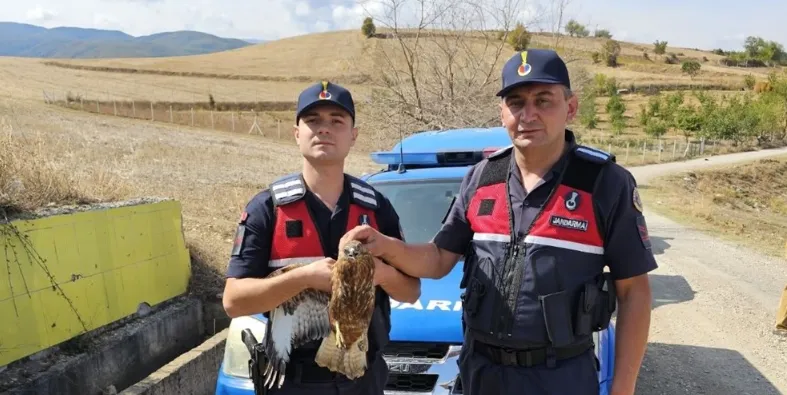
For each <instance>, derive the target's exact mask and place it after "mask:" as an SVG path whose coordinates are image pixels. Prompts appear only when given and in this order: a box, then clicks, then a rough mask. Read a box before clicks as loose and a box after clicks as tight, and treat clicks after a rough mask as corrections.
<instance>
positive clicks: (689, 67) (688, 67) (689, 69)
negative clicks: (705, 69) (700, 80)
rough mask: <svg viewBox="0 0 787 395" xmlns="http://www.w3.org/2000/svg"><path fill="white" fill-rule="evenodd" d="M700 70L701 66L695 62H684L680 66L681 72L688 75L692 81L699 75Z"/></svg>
mask: <svg viewBox="0 0 787 395" xmlns="http://www.w3.org/2000/svg"><path fill="white" fill-rule="evenodd" d="M701 68H702V65H700V62H698V61H696V60H686V61H684V62H683V63H682V64H681V65H680V69H681V71H683V72H684V73H686V74H688V75H689V77H691V78H692V79H694V77H696V76H697V75H698V74H699V73H700V69H701Z"/></svg>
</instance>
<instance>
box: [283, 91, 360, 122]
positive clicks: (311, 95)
mask: <svg viewBox="0 0 787 395" xmlns="http://www.w3.org/2000/svg"><path fill="white" fill-rule="evenodd" d="M324 103H332V104H335V105H337V106H339V107H341V108H343V109H344V110H345V111H347V112H348V113H350V116H351V117H352V119H353V122H355V104H354V103H353V96H352V94H350V91H348V90H347V89H345V88H344V87H342V86H340V85H336V84H332V83H330V82H328V81H323V82H321V83H318V84H314V85H312V86H310V87H308V88H306V89H305V90H304V91H303V92H301V94H300V96H298V109H297V110H296V112H295V122H298V120H299V119H300V118H301V114H303V112H304V111H306V110H308V109H310V108H312V107H314V106H316V105H319V104H324Z"/></svg>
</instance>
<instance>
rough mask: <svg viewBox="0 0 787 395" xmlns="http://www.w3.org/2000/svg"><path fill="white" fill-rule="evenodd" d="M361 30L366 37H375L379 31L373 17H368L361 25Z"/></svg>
mask: <svg viewBox="0 0 787 395" xmlns="http://www.w3.org/2000/svg"><path fill="white" fill-rule="evenodd" d="M361 32H362V33H363V35H364V36H366V38H370V37H373V36H374V35H375V33H376V32H377V27H376V26H374V20H373V19H372V18H371V17H368V16H367V17H366V18H365V19H364V20H363V25H361Z"/></svg>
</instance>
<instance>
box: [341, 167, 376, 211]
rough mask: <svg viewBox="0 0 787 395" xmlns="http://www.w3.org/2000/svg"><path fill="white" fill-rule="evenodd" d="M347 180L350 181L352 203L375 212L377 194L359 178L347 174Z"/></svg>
mask: <svg viewBox="0 0 787 395" xmlns="http://www.w3.org/2000/svg"><path fill="white" fill-rule="evenodd" d="M347 179H348V180H349V181H350V189H351V190H352V191H351V192H352V193H351V194H350V196H351V197H352V200H353V202H355V203H357V204H359V205H361V206H364V207H366V208H369V209H372V210H376V209H377V206H378V204H377V193H375V191H374V188H373V187H372V186H371V185H369V184H367V183H365V182H363V181H361V180H360V179H359V178H357V177H353V176H351V175H349V174H347Z"/></svg>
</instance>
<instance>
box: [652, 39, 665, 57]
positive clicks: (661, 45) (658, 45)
mask: <svg viewBox="0 0 787 395" xmlns="http://www.w3.org/2000/svg"><path fill="white" fill-rule="evenodd" d="M665 52H667V42H666V41H659V40H656V42H654V43H653V53H655V54H656V55H664V53H665Z"/></svg>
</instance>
